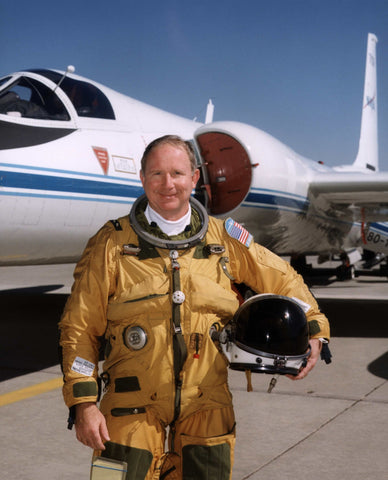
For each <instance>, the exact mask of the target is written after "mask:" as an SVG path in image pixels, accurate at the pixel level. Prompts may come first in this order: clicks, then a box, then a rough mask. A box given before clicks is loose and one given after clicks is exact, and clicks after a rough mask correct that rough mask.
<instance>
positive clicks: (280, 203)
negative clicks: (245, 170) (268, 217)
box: [243, 190, 309, 212]
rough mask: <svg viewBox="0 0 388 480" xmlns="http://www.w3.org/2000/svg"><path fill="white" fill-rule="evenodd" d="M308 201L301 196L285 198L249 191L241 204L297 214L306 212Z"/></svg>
mask: <svg viewBox="0 0 388 480" xmlns="http://www.w3.org/2000/svg"><path fill="white" fill-rule="evenodd" d="M308 204H309V203H308V200H307V199H306V198H305V199H304V198H303V197H301V196H297V195H295V196H293V197H291V196H286V195H282V194H281V192H274V191H271V190H266V191H251V192H249V194H248V196H247V197H246V199H245V200H244V202H243V206H251V207H261V208H274V209H279V208H280V209H281V208H286V209H288V210H294V211H297V212H303V211H305V210H307V207H308Z"/></svg>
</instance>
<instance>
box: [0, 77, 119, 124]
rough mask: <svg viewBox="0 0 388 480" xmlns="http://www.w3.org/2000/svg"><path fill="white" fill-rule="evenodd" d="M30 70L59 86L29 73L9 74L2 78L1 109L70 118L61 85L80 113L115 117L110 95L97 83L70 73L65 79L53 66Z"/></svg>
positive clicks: (21, 114) (25, 114)
mask: <svg viewBox="0 0 388 480" xmlns="http://www.w3.org/2000/svg"><path fill="white" fill-rule="evenodd" d="M27 72H31V73H34V74H38V75H41V76H43V77H45V78H47V79H49V80H51V81H52V82H54V83H55V84H56V85H58V87H56V88H54V89H52V88H50V87H49V86H47V85H45V84H44V83H42V82H40V81H39V80H36V79H35V78H32V77H29V76H27V75H21V76H19V77H17V78H16V79H15V81H14V82H12V77H5V78H3V79H1V80H0V113H2V114H8V115H13V116H18V117H25V118H35V119H42V120H59V121H61V120H62V121H66V120H70V115H69V112H68V111H67V109H66V107H65V105H64V104H63V102H62V100H61V99H60V98H59V96H58V95H57V94H56V89H57V88H60V89H62V90H63V92H64V93H65V94H66V95H67V96H68V97H69V99H70V101H71V102H72V104H73V106H74V109H75V110H76V112H77V114H78V116H79V117H89V118H103V119H108V120H114V119H115V114H114V111H113V108H112V105H111V104H110V102H109V100H108V98H107V97H106V96H105V94H104V93H103V92H102V91H101V90H100V89H99V88H97V87H96V86H95V85H93V84H91V83H88V82H85V81H82V80H78V79H74V78H71V77H68V76H67V77H65V78H63V79H62V77H63V75H62V74H61V73H58V72H55V71H53V70H43V69H35V70H28V71H27ZM9 82H11V83H10V84H9V85H7V84H8V83H9ZM2 86H4V88H3V89H2Z"/></svg>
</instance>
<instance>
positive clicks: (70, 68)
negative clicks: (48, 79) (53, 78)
mask: <svg viewBox="0 0 388 480" xmlns="http://www.w3.org/2000/svg"><path fill="white" fill-rule="evenodd" d="M74 72H75V67H74V66H73V65H68V66H67V68H66V72H65V73H64V74H63V75H62V78H61V79H60V80H59V82H58V83H57V85H56V86H55V88H54V92H55V90H56V89H57V88H58V87H59V86H60V84H61V83H62V82H63V80H64V78H65V77H66V75H67V74H68V73H74Z"/></svg>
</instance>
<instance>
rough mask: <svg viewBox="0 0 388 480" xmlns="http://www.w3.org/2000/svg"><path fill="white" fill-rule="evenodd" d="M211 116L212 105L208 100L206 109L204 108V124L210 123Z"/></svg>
mask: <svg viewBox="0 0 388 480" xmlns="http://www.w3.org/2000/svg"><path fill="white" fill-rule="evenodd" d="M213 114H214V105H213V103H212V100H211V98H209V103H208V104H207V108H206V117H205V123H212V121H213Z"/></svg>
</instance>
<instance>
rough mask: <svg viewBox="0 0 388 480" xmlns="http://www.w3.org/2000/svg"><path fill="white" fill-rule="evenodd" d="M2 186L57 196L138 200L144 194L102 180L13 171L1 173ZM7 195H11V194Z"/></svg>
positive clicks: (136, 188)
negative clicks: (109, 197) (89, 196)
mask: <svg viewBox="0 0 388 480" xmlns="http://www.w3.org/2000/svg"><path fill="white" fill-rule="evenodd" d="M117 180H120V179H117ZM0 186H1V187H5V188H19V189H28V190H41V191H42V190H43V191H49V192H56V193H57V194H58V193H60V192H67V193H78V194H85V195H104V196H112V197H124V198H128V197H132V198H133V197H135V198H137V197H138V196H140V195H141V194H142V193H143V188H142V187H141V186H140V185H139V186H137V185H129V184H127V185H123V184H121V183H113V182H106V181H102V180H87V179H83V178H81V179H80V178H72V177H58V176H53V175H38V174H31V173H21V172H11V171H0ZM2 193H4V192H2ZM7 193H8V194H11V192H7ZM12 194H16V195H17V192H12Z"/></svg>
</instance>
